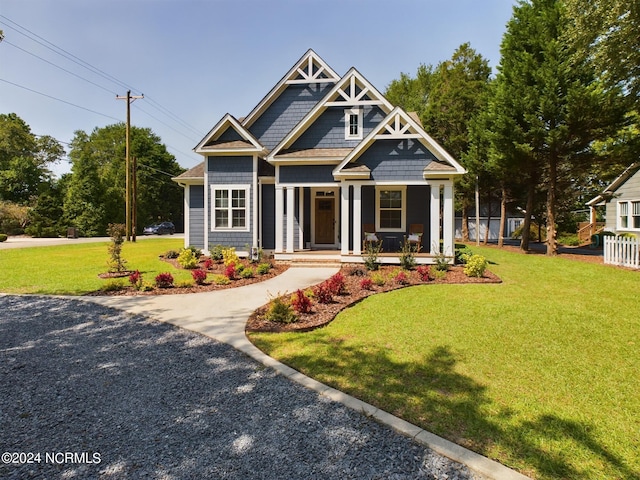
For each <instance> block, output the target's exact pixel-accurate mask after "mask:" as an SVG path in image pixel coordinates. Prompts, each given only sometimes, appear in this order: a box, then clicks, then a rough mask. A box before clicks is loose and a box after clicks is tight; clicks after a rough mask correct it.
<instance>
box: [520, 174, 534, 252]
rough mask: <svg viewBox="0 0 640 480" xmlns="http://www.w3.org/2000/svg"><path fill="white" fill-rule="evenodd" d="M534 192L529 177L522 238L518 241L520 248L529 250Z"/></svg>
mask: <svg viewBox="0 0 640 480" xmlns="http://www.w3.org/2000/svg"><path fill="white" fill-rule="evenodd" d="M535 192H536V186H535V183H534V182H533V179H531V178H530V179H529V185H528V187H527V207H526V211H525V214H524V223H523V224H522V240H521V241H520V250H522V251H523V252H528V251H529V237H530V236H531V212H532V211H533V200H534V198H533V197H534V196H535Z"/></svg>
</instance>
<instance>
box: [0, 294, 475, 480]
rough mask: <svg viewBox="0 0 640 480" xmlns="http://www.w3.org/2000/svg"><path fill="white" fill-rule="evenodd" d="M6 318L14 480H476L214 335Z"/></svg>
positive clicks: (8, 438)
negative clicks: (424, 479) (140, 479)
mask: <svg viewBox="0 0 640 480" xmlns="http://www.w3.org/2000/svg"><path fill="white" fill-rule="evenodd" d="M0 312H2V313H1V318H0V365H2V368H1V370H0V398H1V399H2V400H1V403H0V453H2V452H9V453H12V454H13V455H12V457H13V458H11V457H9V456H7V455H6V454H3V456H2V460H3V461H2V462H1V463H0V478H10V479H27V478H42V479H45V478H46V479H51V478H65V479H89V478H104V479H112V478H113V479H121V478H149V479H189V478H194V479H196V478H197V479H225V478H233V479H279V480H281V479H316V478H317V479H332V478H335V479H347V478H354V479H372V478H380V479H414V478H438V479H439V478H442V479H445V478H446V479H467V478H474V477H473V476H472V475H471V474H470V473H469V471H468V470H467V469H466V467H463V466H461V465H460V464H457V463H455V462H452V461H450V460H448V459H446V458H444V457H441V456H439V455H437V454H435V453H433V452H432V451H430V450H429V449H426V448H424V447H422V446H420V445H417V444H415V443H414V442H412V441H411V440H410V439H408V438H406V437H404V436H402V435H399V434H397V433H395V432H393V431H392V430H390V429H389V428H388V427H386V426H383V425H381V424H378V423H376V422H374V421H372V420H370V419H368V418H366V417H365V416H363V415H361V414H359V413H358V412H355V411H352V410H350V409H348V408H346V407H344V406H342V405H340V404H337V403H334V402H330V401H328V400H326V399H323V398H322V397H319V396H318V395H317V394H316V393H314V392H312V391H309V390H307V389H305V388H304V387H302V386H300V385H297V384H295V383H292V382H291V381H289V380H288V379H286V378H285V377H283V376H281V375H277V374H275V373H274V372H273V371H272V370H271V369H267V368H265V367H264V366H262V365H261V364H259V363H257V362H255V361H253V360H251V359H250V358H248V357H246V356H245V355H244V354H242V353H240V352H238V351H236V350H234V349H233V348H232V347H230V346H228V345H225V344H222V343H218V342H216V341H214V340H211V339H209V338H207V337H204V336H201V335H198V334H195V333H192V332H189V331H186V330H182V329H179V328H176V327H173V326H171V325H167V324H164V323H159V322H155V321H149V320H147V319H146V318H144V317H143V316H132V315H128V314H125V313H122V312H120V311H117V310H114V309H109V308H106V307H102V306H99V305H95V304H90V303H86V302H82V301H75V300H67V299H59V298H50V297H32V296H28V297H20V296H3V295H0ZM18 453H22V454H23V455H22V456H18ZM37 454H39V455H37ZM7 460H9V461H11V460H17V463H15V464H13V463H7ZM29 460H30V461H32V463H24V462H25V461H29Z"/></svg>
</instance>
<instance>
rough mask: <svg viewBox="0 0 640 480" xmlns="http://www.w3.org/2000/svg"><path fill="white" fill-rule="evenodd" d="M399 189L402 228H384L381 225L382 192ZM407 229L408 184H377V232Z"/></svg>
mask: <svg viewBox="0 0 640 480" xmlns="http://www.w3.org/2000/svg"><path fill="white" fill-rule="evenodd" d="M388 190H389V191H399V192H400V194H401V197H400V201H401V206H400V228H382V227H381V226H380V212H381V208H380V193H381V192H383V191H388ZM406 229H407V186H406V185H380V186H376V232H404V231H406Z"/></svg>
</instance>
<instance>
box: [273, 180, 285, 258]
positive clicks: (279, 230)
mask: <svg viewBox="0 0 640 480" xmlns="http://www.w3.org/2000/svg"><path fill="white" fill-rule="evenodd" d="M282 190H283V188H282V187H281V186H280V185H277V184H276V191H275V196H276V246H275V249H276V250H275V251H276V252H277V253H282V252H283V246H284V245H283V240H284V239H283V235H284V198H283V197H284V192H283V191H282Z"/></svg>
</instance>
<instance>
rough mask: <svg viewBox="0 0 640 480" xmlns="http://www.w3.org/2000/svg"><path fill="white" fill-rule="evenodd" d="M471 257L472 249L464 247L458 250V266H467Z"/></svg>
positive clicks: (456, 260) (456, 259) (456, 254)
mask: <svg viewBox="0 0 640 480" xmlns="http://www.w3.org/2000/svg"><path fill="white" fill-rule="evenodd" d="M471 255H473V252H472V251H471V249H470V248H469V247H468V246H467V245H462V246H460V247H458V248H456V252H455V257H456V258H455V262H456V263H457V264H465V263H467V260H468V259H469V257H470V256H471Z"/></svg>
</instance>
